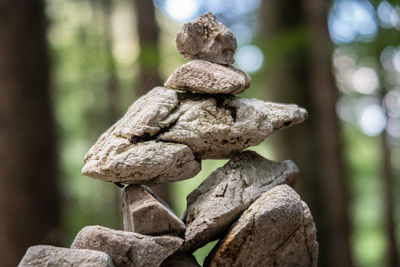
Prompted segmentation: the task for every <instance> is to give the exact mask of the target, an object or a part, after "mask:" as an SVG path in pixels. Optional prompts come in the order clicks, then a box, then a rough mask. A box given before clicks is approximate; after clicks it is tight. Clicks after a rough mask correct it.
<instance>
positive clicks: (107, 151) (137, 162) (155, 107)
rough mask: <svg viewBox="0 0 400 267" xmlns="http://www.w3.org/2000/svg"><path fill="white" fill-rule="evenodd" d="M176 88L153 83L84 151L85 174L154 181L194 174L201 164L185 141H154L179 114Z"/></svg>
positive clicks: (116, 179) (131, 181) (125, 180)
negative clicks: (153, 85) (87, 150)
mask: <svg viewBox="0 0 400 267" xmlns="http://www.w3.org/2000/svg"><path fill="white" fill-rule="evenodd" d="M178 104H179V100H178V96H177V94H176V91H175V90H170V89H165V88H163V87H156V88H154V89H152V90H151V91H149V92H148V93H147V94H146V95H144V96H142V97H141V98H139V99H138V100H137V101H136V102H134V103H133V104H132V105H131V106H130V107H129V109H128V111H127V112H126V114H125V115H124V116H123V117H122V118H121V119H120V120H119V121H118V122H117V123H115V124H114V125H113V126H112V127H111V128H110V129H108V130H107V131H106V132H105V133H104V134H103V135H101V136H100V138H99V140H97V142H96V144H95V145H94V146H93V147H92V148H91V149H90V150H89V152H88V153H87V154H86V156H85V158H84V161H85V165H84V167H83V169H82V173H83V174H84V175H87V176H90V177H93V178H97V179H100V180H103V181H107V182H119V183H127V184H148V185H151V184H156V183H164V182H167V181H178V180H182V179H188V178H191V177H194V176H195V175H196V174H197V173H198V172H199V171H200V170H201V164H200V163H199V162H198V161H197V160H196V158H195V156H194V154H193V153H192V151H191V149H190V148H189V147H187V146H186V145H182V144H175V143H169V142H166V143H165V142H156V141H155V139H156V137H155V136H156V134H159V133H160V132H162V130H164V129H165V128H167V127H169V126H170V124H171V123H173V122H175V121H176V120H177V118H178V115H179V114H178V113H176V112H174V111H175V110H176V108H177V105H178Z"/></svg>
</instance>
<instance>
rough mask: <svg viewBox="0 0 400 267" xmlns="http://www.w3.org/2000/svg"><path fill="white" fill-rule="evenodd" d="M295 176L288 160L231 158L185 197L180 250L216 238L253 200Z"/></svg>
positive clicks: (255, 156) (246, 155)
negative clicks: (185, 206)
mask: <svg viewBox="0 0 400 267" xmlns="http://www.w3.org/2000/svg"><path fill="white" fill-rule="evenodd" d="M297 173H298V169H297V167H296V165H295V164H294V163H293V162H291V161H289V160H287V161H283V162H273V161H270V160H268V159H265V158H263V157H262V156H260V155H258V154H257V153H256V152H253V151H244V152H242V153H240V154H239V155H237V156H235V157H234V158H232V159H231V160H230V161H229V162H228V163H227V164H225V165H224V166H223V167H221V168H219V169H217V170H216V171H214V172H213V173H212V174H211V175H210V176H209V177H208V178H207V179H206V180H204V182H203V183H202V184H201V185H200V186H199V187H198V188H196V189H195V190H194V191H193V192H192V193H190V194H189V195H188V197H187V209H186V211H185V214H184V215H183V221H184V222H185V223H186V231H185V243H184V245H183V247H182V249H181V250H183V251H187V250H190V251H192V250H194V249H197V248H199V247H201V246H203V245H204V244H206V243H207V242H210V241H212V240H215V239H217V238H218V237H219V236H220V235H221V234H222V233H224V232H225V231H226V230H227V229H228V227H229V226H230V225H231V224H232V223H233V222H234V221H235V220H236V219H237V218H238V217H239V215H240V214H241V213H242V212H243V211H244V210H245V209H247V208H248V206H249V205H250V204H251V203H252V202H253V201H254V200H256V199H257V198H258V197H260V196H261V195H262V194H263V193H264V192H266V191H268V190H269V189H271V188H272V187H274V186H276V185H279V184H283V183H288V184H293V183H294V180H295V177H296V175H297Z"/></svg>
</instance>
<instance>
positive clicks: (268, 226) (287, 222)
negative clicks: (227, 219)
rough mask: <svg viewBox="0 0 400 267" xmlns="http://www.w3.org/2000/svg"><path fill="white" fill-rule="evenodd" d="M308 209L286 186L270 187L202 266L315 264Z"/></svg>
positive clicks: (312, 224) (315, 256)
mask: <svg viewBox="0 0 400 267" xmlns="http://www.w3.org/2000/svg"><path fill="white" fill-rule="evenodd" d="M315 233H316V230H315V225H314V223H313V222H312V217H311V214H310V211H309V209H308V208H307V206H306V205H305V203H304V202H302V201H301V199H300V197H299V195H298V194H297V193H296V192H295V191H294V190H293V189H291V188H290V187H289V186H287V185H280V186H276V187H274V188H272V189H271V190H269V191H268V192H266V193H264V194H263V195H262V196H261V197H260V198H259V199H257V200H256V201H255V202H254V203H253V204H251V206H250V207H249V208H248V209H247V210H246V211H245V212H244V213H243V214H242V216H240V218H239V220H238V221H237V222H236V223H235V224H234V225H233V226H232V227H231V229H230V230H229V232H228V234H227V235H226V236H225V238H224V239H223V240H222V241H220V242H219V243H218V244H217V246H216V247H215V248H214V249H213V251H212V252H211V254H210V255H209V257H208V259H207V260H206V264H205V266H213V267H214V266H219V267H222V266H227V267H228V266H229V267H231V266H317V255H318V243H317V242H316V235H315Z"/></svg>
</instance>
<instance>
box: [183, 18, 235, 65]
mask: <svg viewBox="0 0 400 267" xmlns="http://www.w3.org/2000/svg"><path fill="white" fill-rule="evenodd" d="M176 48H177V49H178V51H179V53H181V54H182V55H183V56H184V57H185V58H193V59H195V58H197V59H203V60H207V61H211V62H214V63H219V64H233V63H234V62H235V60H234V59H233V55H234V54H235V51H236V48H237V42H236V37H235V36H234V35H233V33H232V32H231V31H230V30H229V29H228V28H227V27H225V25H223V24H222V23H221V22H219V21H218V20H217V19H216V18H215V16H214V15H213V14H211V13H210V12H207V13H205V14H204V15H201V16H199V17H198V18H197V19H196V20H195V21H194V22H188V23H185V24H184V25H183V26H182V28H181V29H180V30H179V31H178V32H177V33H176Z"/></svg>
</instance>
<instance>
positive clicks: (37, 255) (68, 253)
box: [18, 245, 114, 267]
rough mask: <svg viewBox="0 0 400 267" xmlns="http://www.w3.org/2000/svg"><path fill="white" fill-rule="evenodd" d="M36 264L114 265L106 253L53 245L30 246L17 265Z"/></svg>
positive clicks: (72, 265) (72, 266)
mask: <svg viewBox="0 0 400 267" xmlns="http://www.w3.org/2000/svg"><path fill="white" fill-rule="evenodd" d="M37 266H54V267H57V266H60V267H69V266H70V267H75V266H99V267H114V264H113V262H112V260H111V258H110V256H108V255H107V254H106V253H104V252H101V251H95V250H88V249H70V248H59V247H53V246H43V245H40V246H33V247H30V248H29V249H28V250H27V251H26V253H25V255H24V257H23V258H22V260H21V262H20V263H19V265H18V267H37Z"/></svg>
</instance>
